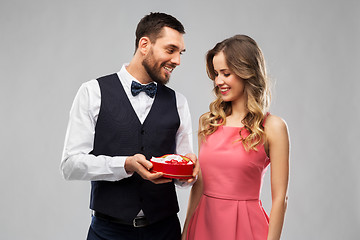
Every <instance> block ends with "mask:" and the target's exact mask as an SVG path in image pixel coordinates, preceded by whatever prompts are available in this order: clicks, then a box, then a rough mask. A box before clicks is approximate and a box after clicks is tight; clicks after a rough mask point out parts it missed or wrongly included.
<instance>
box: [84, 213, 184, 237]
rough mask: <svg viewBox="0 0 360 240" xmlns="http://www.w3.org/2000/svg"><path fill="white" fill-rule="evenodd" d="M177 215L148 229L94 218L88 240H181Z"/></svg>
mask: <svg viewBox="0 0 360 240" xmlns="http://www.w3.org/2000/svg"><path fill="white" fill-rule="evenodd" d="M180 239H181V227H180V222H179V219H178V217H177V215H174V216H171V217H169V218H166V219H164V220H161V221H159V222H156V223H154V224H151V225H148V226H146V227H139V228H136V227H133V226H129V225H123V224H118V223H113V222H109V221H107V220H103V219H100V218H97V217H95V216H93V217H92V221H91V225H90V228H89V232H88V236H87V240H180Z"/></svg>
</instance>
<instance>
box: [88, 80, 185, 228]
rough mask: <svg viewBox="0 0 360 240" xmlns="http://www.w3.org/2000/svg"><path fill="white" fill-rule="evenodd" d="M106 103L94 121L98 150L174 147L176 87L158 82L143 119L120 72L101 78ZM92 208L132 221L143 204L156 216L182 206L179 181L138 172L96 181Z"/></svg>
mask: <svg viewBox="0 0 360 240" xmlns="http://www.w3.org/2000/svg"><path fill="white" fill-rule="evenodd" d="M97 80H98V82H99V86H100V91H101V107H100V112H99V116H98V120H97V123H96V127H95V139H94V148H93V151H92V152H91V153H92V154H94V155H95V156H98V155H107V156H132V155H134V154H136V153H141V154H144V155H145V157H146V159H150V158H151V157H152V156H154V157H159V156H162V155H164V154H168V153H174V152H175V136H176V132H177V130H178V128H179V125H180V118H179V114H178V111H177V107H176V97H175V92H174V91H173V90H171V89H170V88H168V87H166V86H164V85H161V84H158V89H157V93H156V96H155V99H154V103H153V105H152V108H151V110H150V112H149V114H148V116H147V118H146V119H145V121H144V123H143V124H141V122H140V121H139V119H138V117H137V115H136V113H135V111H134V109H133V108H132V106H131V103H130V101H129V99H128V97H127V96H126V93H125V91H124V89H123V86H122V85H121V82H120V80H119V78H118V76H117V74H112V75H108V76H105V77H101V78H99V79H97ZM90 208H91V209H93V210H95V211H99V212H101V213H104V214H107V215H110V216H113V217H117V218H120V219H123V220H124V221H128V222H129V223H130V222H131V221H132V219H133V218H134V217H135V216H136V215H137V213H138V212H139V210H140V209H142V210H143V211H144V213H145V215H146V216H147V218H148V219H149V220H150V221H151V222H156V221H158V220H160V219H163V218H165V217H167V216H170V215H172V214H175V213H177V212H178V211H179V207H178V202H177V196H176V192H175V187H174V184H173V183H172V182H171V183H166V184H154V183H152V182H150V181H147V180H144V179H142V178H141V177H140V176H139V175H138V174H137V173H134V174H133V176H131V177H129V178H125V179H122V180H120V181H115V182H110V181H93V182H91V199H90Z"/></svg>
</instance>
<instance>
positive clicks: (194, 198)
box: [181, 170, 203, 240]
mask: <svg viewBox="0 0 360 240" xmlns="http://www.w3.org/2000/svg"><path fill="white" fill-rule="evenodd" d="M202 193H203V182H202V176H201V170H200V171H199V175H198V179H197V181H196V182H195V183H194V185H193V186H192V188H191V192H190V197H189V204H188V209H187V212H186V219H185V223H184V229H183V233H182V236H181V239H182V240H186V235H187V230H188V227H189V222H190V219H191V217H192V215H193V214H194V212H195V210H196V207H197V205H198V204H199V202H200V199H201V196H202Z"/></svg>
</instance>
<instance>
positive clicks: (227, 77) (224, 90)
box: [213, 51, 245, 102]
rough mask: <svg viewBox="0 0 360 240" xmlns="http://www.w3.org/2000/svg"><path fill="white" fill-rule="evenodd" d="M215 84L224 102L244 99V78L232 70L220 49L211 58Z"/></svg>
mask: <svg viewBox="0 0 360 240" xmlns="http://www.w3.org/2000/svg"><path fill="white" fill-rule="evenodd" d="M213 65H214V72H215V80H214V81H215V84H216V86H217V87H218V88H219V92H220V93H221V96H222V99H223V100H224V101H225V102H236V101H244V100H245V93H244V89H245V83H244V80H243V79H241V78H240V77H238V76H237V75H235V73H234V72H232V71H231V70H230V69H229V67H228V65H227V63H226V59H225V55H224V53H223V52H222V51H221V52H219V53H218V54H216V55H215V56H214V58H213Z"/></svg>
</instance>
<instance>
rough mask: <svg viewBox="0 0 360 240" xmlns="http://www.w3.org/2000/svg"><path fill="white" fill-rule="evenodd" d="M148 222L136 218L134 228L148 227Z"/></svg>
mask: <svg viewBox="0 0 360 240" xmlns="http://www.w3.org/2000/svg"><path fill="white" fill-rule="evenodd" d="M147 225H148V224H147V221H146V219H145V218H143V217H142V218H134V220H133V226H134V227H136V228H138V227H145V226H147Z"/></svg>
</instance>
